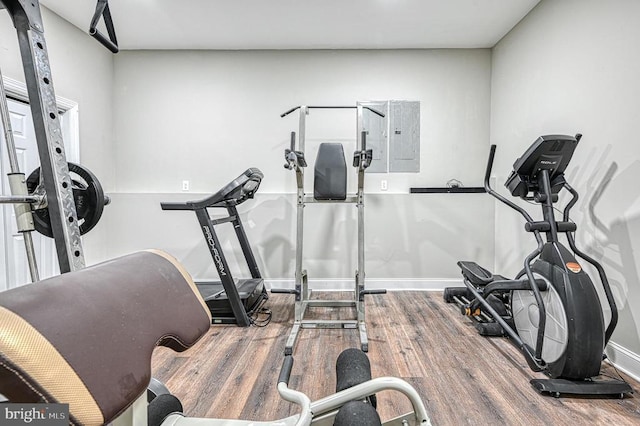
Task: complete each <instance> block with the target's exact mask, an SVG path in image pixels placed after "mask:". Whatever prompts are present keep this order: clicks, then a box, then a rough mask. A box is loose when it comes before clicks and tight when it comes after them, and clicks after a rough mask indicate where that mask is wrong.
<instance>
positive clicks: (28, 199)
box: [0, 195, 43, 204]
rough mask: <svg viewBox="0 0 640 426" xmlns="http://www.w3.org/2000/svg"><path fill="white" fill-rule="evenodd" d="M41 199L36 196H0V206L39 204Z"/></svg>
mask: <svg viewBox="0 0 640 426" xmlns="http://www.w3.org/2000/svg"><path fill="white" fill-rule="evenodd" d="M42 199H43V197H42V196H38V195H0V204H18V203H40V202H41V201H42Z"/></svg>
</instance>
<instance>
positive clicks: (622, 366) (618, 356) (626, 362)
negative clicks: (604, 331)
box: [605, 341, 640, 381]
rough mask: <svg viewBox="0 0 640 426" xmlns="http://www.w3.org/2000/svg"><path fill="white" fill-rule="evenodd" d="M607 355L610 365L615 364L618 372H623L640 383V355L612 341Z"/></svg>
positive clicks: (608, 346) (607, 348)
mask: <svg viewBox="0 0 640 426" xmlns="http://www.w3.org/2000/svg"><path fill="white" fill-rule="evenodd" d="M605 353H606V354H607V358H608V359H607V361H608V362H609V363H610V364H613V365H614V366H615V367H616V368H617V369H618V370H621V371H623V372H624V373H625V374H628V375H629V376H631V377H633V378H634V379H635V380H638V381H640V355H638V354H636V353H634V352H632V351H630V350H629V349H627V348H625V347H624V346H621V345H619V344H617V343H616V342H611V341H609V343H608V344H607V347H606V349H605Z"/></svg>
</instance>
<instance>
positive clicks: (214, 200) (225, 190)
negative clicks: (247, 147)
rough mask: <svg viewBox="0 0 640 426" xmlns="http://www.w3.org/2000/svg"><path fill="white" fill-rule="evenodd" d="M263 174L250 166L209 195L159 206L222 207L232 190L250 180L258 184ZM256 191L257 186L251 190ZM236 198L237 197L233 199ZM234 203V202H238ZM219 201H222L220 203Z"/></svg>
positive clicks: (168, 208)
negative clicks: (199, 198)
mask: <svg viewBox="0 0 640 426" xmlns="http://www.w3.org/2000/svg"><path fill="white" fill-rule="evenodd" d="M263 177H264V175H263V174H262V172H261V171H260V169H258V168H256V167H250V168H248V169H247V170H245V171H244V172H243V173H242V174H241V175H240V176H238V177H237V178H235V179H234V180H232V181H231V182H229V183H228V184H226V185H225V186H224V187H222V189H220V190H219V191H218V192H216V193H215V194H213V195H210V196H208V197H206V198H203V199H201V200H194V201H185V202H161V203H160V207H161V208H162V210H200V209H204V208H208V207H224V206H226V203H227V202H229V201H231V200H227V197H228V196H229V194H231V193H232V192H233V191H235V190H236V189H238V188H239V187H242V186H244V185H246V184H247V183H248V182H250V181H257V186H259V185H260V181H261V180H262V178H263ZM255 191H257V187H256V188H255V189H254V190H253V192H255ZM235 200H238V199H235ZM245 200H246V198H244V199H241V201H240V202H243V201H245ZM240 202H239V203H236V204H240ZM220 203H223V204H222V205H220Z"/></svg>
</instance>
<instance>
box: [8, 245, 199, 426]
mask: <svg viewBox="0 0 640 426" xmlns="http://www.w3.org/2000/svg"><path fill="white" fill-rule="evenodd" d="M210 325H211V318H210V316H209V310H208V309H207V307H206V305H205V304H204V301H203V300H202V298H201V297H200V295H199V292H198V290H197V288H196V286H195V284H194V283H193V281H192V279H191V277H190V276H189V274H188V273H187V272H186V271H185V270H184V268H183V267H182V266H181V265H180V264H179V263H178V262H177V261H176V260H175V259H173V258H172V257H171V256H169V255H167V254H166V253H163V252H160V251H145V252H139V253H134V254H131V255H128V256H124V257H121V258H118V259H115V260H111V261H107V262H104V263H101V264H99V265H96V266H92V267H88V268H85V269H82V270H79V271H75V272H70V273H67V274H64V275H60V276H56V277H53V278H49V279H47V280H43V281H41V282H38V283H35V284H29V285H26V286H22V287H19V288H15V289H12V290H8V291H5V292H3V293H0V394H3V395H4V396H6V397H7V398H8V399H9V401H10V402H22V403H38V402H41V403H67V404H69V411H70V417H71V419H70V420H71V422H72V423H75V424H85V425H95V424H103V423H107V422H110V421H112V420H113V419H114V418H116V417H117V416H119V415H120V414H121V413H122V412H124V411H125V410H126V408H127V407H128V406H129V405H131V403H132V402H133V401H135V400H136V399H137V398H138V397H139V396H140V395H142V394H143V393H144V392H145V390H146V387H147V385H148V384H149V381H150V378H151V367H150V364H151V354H152V352H153V349H154V348H155V347H156V346H159V345H160V346H167V347H170V348H172V349H173V350H176V351H179V352H182V351H184V350H186V349H188V348H189V347H191V346H192V345H194V344H195V343H196V342H197V341H198V340H199V339H200V338H201V337H202V336H203V335H204V334H205V333H206V332H207V330H209V327H210Z"/></svg>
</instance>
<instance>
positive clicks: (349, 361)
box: [336, 348, 371, 392]
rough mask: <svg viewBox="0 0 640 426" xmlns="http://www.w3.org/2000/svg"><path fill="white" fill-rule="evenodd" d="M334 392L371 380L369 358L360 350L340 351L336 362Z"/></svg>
mask: <svg viewBox="0 0 640 426" xmlns="http://www.w3.org/2000/svg"><path fill="white" fill-rule="evenodd" d="M336 379H337V380H336V392H340V391H341V390H345V389H347V388H350V387H352V386H355V385H359V384H360V383H364V382H366V381H368V380H371V364H370V363H369V358H368V357H367V355H366V354H365V353H364V352H362V351H361V350H360V349H356V348H349V349H345V350H344V351H342V353H341V354H340V355H339V356H338V360H337V361H336Z"/></svg>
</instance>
